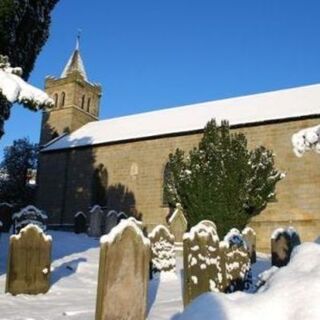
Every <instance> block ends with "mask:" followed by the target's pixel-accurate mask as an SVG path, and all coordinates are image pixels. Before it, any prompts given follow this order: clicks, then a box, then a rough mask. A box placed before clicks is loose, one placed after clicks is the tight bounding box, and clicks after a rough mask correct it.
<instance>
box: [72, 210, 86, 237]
mask: <svg viewBox="0 0 320 320" xmlns="http://www.w3.org/2000/svg"><path fill="white" fill-rule="evenodd" d="M74 232H75V233H86V232H87V215H86V214H85V213H83V212H82V211H79V212H77V213H76V214H75V215H74Z"/></svg>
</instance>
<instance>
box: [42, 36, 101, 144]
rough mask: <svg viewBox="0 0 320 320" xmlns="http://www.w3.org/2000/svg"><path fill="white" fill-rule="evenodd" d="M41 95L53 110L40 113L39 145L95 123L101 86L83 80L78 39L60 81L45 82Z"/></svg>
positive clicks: (84, 78)
mask: <svg viewBox="0 0 320 320" xmlns="http://www.w3.org/2000/svg"><path fill="white" fill-rule="evenodd" d="M45 91H46V93H47V94H48V95H49V96H50V97H51V98H52V99H53V100H54V107H53V108H51V109H47V110H45V111H44V112H43V115H42V124H41V135H40V145H44V144H46V143H48V142H49V141H50V140H52V139H54V138H56V137H58V136H59V135H61V134H64V133H71V132H73V131H75V130H77V129H78V128H80V127H82V126H83V125H85V124H86V123H88V122H90V121H96V120H98V118H99V104H100V97H101V86H99V85H96V84H92V83H90V82H89V80H88V78H87V74H86V71H85V68H84V64H83V61H82V59H81V56H80V50H79V37H78V38H77V42H76V47H75V50H74V51H73V53H72V55H71V57H70V59H69V61H68V63H67V64H66V66H65V68H64V70H63V72H62V74H61V76H60V78H53V77H47V78H46V80H45Z"/></svg>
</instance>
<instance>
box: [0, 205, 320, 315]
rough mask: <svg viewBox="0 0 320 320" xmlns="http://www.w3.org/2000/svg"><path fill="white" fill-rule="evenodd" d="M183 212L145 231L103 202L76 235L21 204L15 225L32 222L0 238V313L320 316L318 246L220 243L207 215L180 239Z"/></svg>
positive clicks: (79, 218)
mask: <svg viewBox="0 0 320 320" xmlns="http://www.w3.org/2000/svg"><path fill="white" fill-rule="evenodd" d="M37 214H38V215H37ZM182 214H183V213H182V211H181V208H178V209H177V211H176V212H175V215H174V219H173V220H172V221H171V222H172V224H171V229H170V227H169V228H167V227H166V226H163V225H158V226H157V227H155V228H154V229H153V230H152V231H151V232H150V233H149V234H146V233H145V231H144V230H143V225H142V223H141V222H139V221H137V220H136V219H134V218H130V217H129V218H128V217H127V216H126V215H125V214H124V213H122V212H119V213H118V212H116V211H110V212H108V213H106V214H104V213H103V210H102V209H101V208H100V207H99V206H95V207H94V208H93V209H91V210H90V211H89V212H88V213H87V215H88V216H89V221H88V226H89V227H88V232H87V233H86V232H84V231H86V228H83V223H87V222H86V221H84V219H86V217H87V215H86V214H85V213H80V214H79V212H78V213H76V214H75V229H74V231H75V232H66V231H53V230H46V231H44V229H45V226H44V225H43V221H44V220H45V216H44V215H43V214H42V213H41V212H39V210H38V209H37V208H35V207H32V206H28V207H27V208H25V210H21V211H20V212H18V213H17V214H15V215H14V217H15V219H16V221H17V223H15V225H16V226H17V225H18V226H20V225H21V221H24V222H26V221H28V222H29V224H27V225H26V226H24V227H23V228H22V229H19V233H18V234H17V235H11V234H10V232H2V233H1V238H0V287H1V288H2V292H1V293H0V313H1V319H8V320H14V319H33V320H38V319H39V320H40V319H48V320H53V319H80V320H82V319H83V320H85V319H86V320H89V319H97V320H98V319H119V320H120V319H141V320H143V319H149V320H156V319H159V320H162V319H163V320H164V319H167V320H169V319H172V320H179V319H180V320H191V319H192V320H193V319H199V320H201V319H203V320H204V319H218V320H227V319H256V318H257V317H259V318H261V319H266V320H269V319H275V320H278V319H279V320H280V319H294V320H295V319H296V320H298V319H310V320H311V319H319V316H320V309H319V306H318V296H319V294H320V281H319V280H320V244H318V243H316V242H315V243H311V242H310V243H302V244H301V241H300V238H299V235H298V233H297V232H296V231H295V230H294V228H292V227H288V228H287V229H285V228H278V229H277V230H275V231H274V232H273V233H272V234H271V235H270V242H271V252H270V253H260V252H256V248H255V237H256V234H255V231H254V230H253V229H252V228H249V227H246V228H245V229H244V230H242V232H240V231H238V230H237V229H231V230H230V231H229V232H228V233H227V234H226V236H225V237H224V239H222V240H220V239H219V236H218V235H217V232H216V225H215V224H214V223H213V222H212V221H209V220H203V221H201V222H200V223H199V224H197V225H196V226H194V227H192V228H191V229H190V230H189V231H187V230H186V229H185V230H184V232H183V235H182V241H183V243H182V244H179V243H178V244H177V243H175V236H174V232H175V231H176V234H177V235H178V237H179V236H180V235H181V230H182V229H183V227H184V228H186V226H184V225H183V224H182V225H181V223H180V224H179V225H178V226H177V225H176V223H177V221H180V222H181V221H182V222H183V221H184V220H183V219H182V218H181V215H182ZM28 219H30V221H29V220H28ZM32 219H33V220H34V221H32ZM36 219H38V221H37V220H36ZM40 220H42V221H40ZM33 222H34V223H33ZM102 222H104V223H102ZM306 261H307V263H306Z"/></svg>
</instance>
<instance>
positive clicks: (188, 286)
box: [183, 222, 223, 306]
mask: <svg viewBox="0 0 320 320" xmlns="http://www.w3.org/2000/svg"><path fill="white" fill-rule="evenodd" d="M183 265H184V288H183V303H184V306H186V305H187V304H189V303H190V302H191V301H192V300H193V299H195V298H196V297H197V296H199V295H200V294H202V293H204V292H208V291H220V288H221V285H222V280H223V279H222V266H221V259H220V256H219V237H218V236H217V234H216V233H215V232H214V230H213V228H212V227H211V226H210V227H208V226H207V225H206V224H202V223H201V222H200V223H198V224H197V225H196V226H194V227H192V228H191V230H190V232H188V233H185V235H184V237H183Z"/></svg>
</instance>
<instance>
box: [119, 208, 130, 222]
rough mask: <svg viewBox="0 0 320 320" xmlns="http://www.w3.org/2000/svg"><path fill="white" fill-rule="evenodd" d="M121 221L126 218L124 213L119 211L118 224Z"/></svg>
mask: <svg viewBox="0 0 320 320" xmlns="http://www.w3.org/2000/svg"><path fill="white" fill-rule="evenodd" d="M123 219H128V216H127V215H126V214H125V213H124V212H122V211H121V212H119V213H118V223H119V222H120V221H121V220H123Z"/></svg>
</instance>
